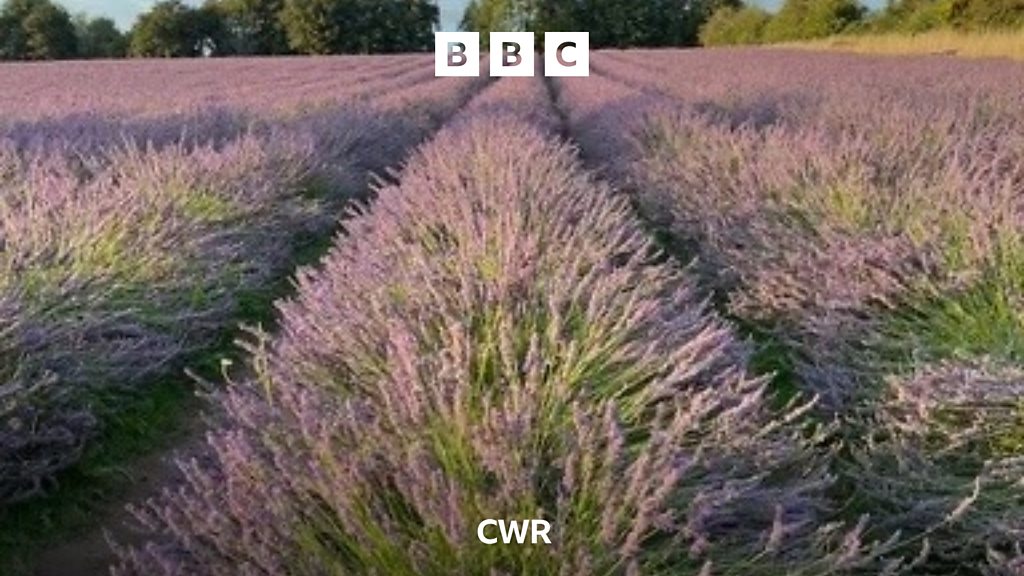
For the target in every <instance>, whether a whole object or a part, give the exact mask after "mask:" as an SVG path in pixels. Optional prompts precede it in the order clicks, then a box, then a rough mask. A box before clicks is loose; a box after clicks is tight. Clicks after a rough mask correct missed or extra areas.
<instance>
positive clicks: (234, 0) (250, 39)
mask: <svg viewBox="0 0 1024 576" xmlns="http://www.w3.org/2000/svg"><path fill="white" fill-rule="evenodd" d="M206 7H207V8H208V10H210V11H211V12H213V13H215V14H216V15H217V16H218V17H219V18H221V20H222V22H223V26H224V31H225V32H226V34H227V41H228V46H226V47H225V51H229V52H231V53H233V54H286V53H288V38H287V36H286V34H285V30H284V25H283V24H282V23H281V18H280V16H281V11H282V10H283V9H284V0H208V1H207V3H206Z"/></svg>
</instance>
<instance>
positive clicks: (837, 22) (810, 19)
mask: <svg viewBox="0 0 1024 576" xmlns="http://www.w3.org/2000/svg"><path fill="white" fill-rule="evenodd" d="M864 13H865V10H864V7H863V6H861V5H860V4H859V3H858V2H857V1H856V0H786V2H785V3H784V4H783V5H782V8H781V9H780V10H779V13H778V14H776V15H775V17H773V18H772V19H771V21H770V22H769V23H768V25H767V26H765V38H766V39H767V40H768V41H770V42H787V41H791V40H810V39H813V38H824V37H826V36H832V35H833V34H839V33H840V32H843V31H845V30H847V29H849V28H850V27H851V26H853V25H855V24H857V23H859V22H860V21H861V20H862V19H863V17H864Z"/></svg>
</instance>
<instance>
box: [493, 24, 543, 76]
mask: <svg viewBox="0 0 1024 576" xmlns="http://www.w3.org/2000/svg"><path fill="white" fill-rule="evenodd" d="M490 38H491V76H494V77H507V76H521V77H523V76H525V77H529V76H533V67H534V58H535V57H536V55H535V54H534V48H533V32H491V36H490Z"/></svg>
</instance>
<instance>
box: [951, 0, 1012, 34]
mask: <svg viewBox="0 0 1024 576" xmlns="http://www.w3.org/2000/svg"><path fill="white" fill-rule="evenodd" d="M949 15H950V21H951V23H952V24H953V25H954V26H957V27H960V28H968V29H988V28H1017V27H1020V26H1024V0H953V1H952V6H951V7H950V14H949Z"/></svg>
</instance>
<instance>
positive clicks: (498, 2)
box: [462, 0, 740, 48]
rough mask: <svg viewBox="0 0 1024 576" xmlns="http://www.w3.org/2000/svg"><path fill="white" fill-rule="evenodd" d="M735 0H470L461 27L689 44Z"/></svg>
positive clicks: (596, 40)
mask: <svg viewBox="0 0 1024 576" xmlns="http://www.w3.org/2000/svg"><path fill="white" fill-rule="evenodd" d="M724 6H732V7H739V6H740V0H577V1H575V2H565V1H564V0H474V1H473V2H472V3H471V4H470V5H469V7H468V8H467V10H466V12H465V13H464V15H463V20H462V28H463V29H465V30H474V31H479V32H490V31H492V30H523V31H529V32H535V33H543V32H547V31H556V30H587V31H589V32H590V44H591V46H592V47H595V48H602V47H608V46H615V47H620V48H625V47H630V46H690V45H694V44H696V43H697V41H698V32H699V30H700V27H701V26H702V25H703V24H704V23H705V22H706V21H707V20H708V18H710V17H711V14H712V13H713V12H715V11H716V10H718V9H719V8H722V7H724Z"/></svg>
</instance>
